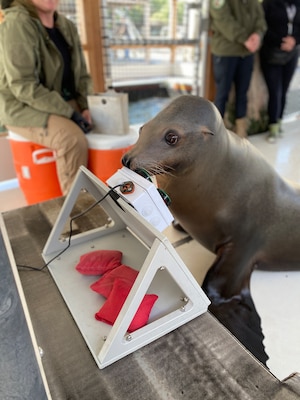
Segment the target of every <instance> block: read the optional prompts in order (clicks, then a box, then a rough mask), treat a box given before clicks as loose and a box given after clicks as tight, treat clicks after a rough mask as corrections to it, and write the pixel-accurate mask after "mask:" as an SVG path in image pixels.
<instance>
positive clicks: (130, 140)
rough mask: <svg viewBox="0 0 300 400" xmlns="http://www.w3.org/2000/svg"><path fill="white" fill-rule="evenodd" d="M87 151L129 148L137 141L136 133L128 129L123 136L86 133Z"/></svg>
mask: <svg viewBox="0 0 300 400" xmlns="http://www.w3.org/2000/svg"><path fill="white" fill-rule="evenodd" d="M86 138H87V141H88V146H89V149H94V150H112V149H121V148H123V147H127V146H131V145H132V144H134V143H135V142H136V141H137V139H138V131H137V130H136V129H134V128H132V127H130V130H129V133H127V134H125V135H106V134H104V133H93V132H91V133H88V134H87V135H86Z"/></svg>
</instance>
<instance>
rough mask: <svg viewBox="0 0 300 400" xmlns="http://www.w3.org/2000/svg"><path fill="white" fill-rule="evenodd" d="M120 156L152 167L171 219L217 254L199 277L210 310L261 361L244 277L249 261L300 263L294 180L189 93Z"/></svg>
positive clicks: (299, 203) (270, 265) (294, 266)
mask: <svg viewBox="0 0 300 400" xmlns="http://www.w3.org/2000/svg"><path fill="white" fill-rule="evenodd" d="M122 162H123V165H125V166H126V167H128V168H130V169H132V170H137V169H139V168H143V169H146V170H147V171H148V172H150V173H151V174H153V175H156V178H157V182H158V186H159V187H161V188H162V189H164V190H165V191H166V192H167V193H168V195H169V196H170V198H171V202H172V203H171V206H170V209H171V212H172V213H173V215H174V217H175V218H176V220H177V221H178V222H179V223H180V225H181V226H182V227H183V228H184V229H185V230H186V231H187V232H188V233H189V234H190V235H191V236H192V237H193V238H194V239H195V240H197V241H199V242H200V243H201V244H202V245H203V246H204V247H206V248H207V249H209V250H210V251H212V252H214V253H215V254H216V259H215V261H214V263H213V265H212V266H211V268H210V269H209V271H208V273H207V275H206V278H205V280H204V283H203V289H204V290H205V291H206V293H207V295H208V297H209V298H210V300H211V301H212V305H211V306H210V310H211V311H212V313H214V314H215V315H216V316H217V318H218V319H219V320H220V321H222V322H223V323H224V324H225V326H227V327H228V329H230V330H231V331H232V332H233V333H234V334H235V335H236V336H237V337H238V338H239V339H240V340H241V341H242V343H244V345H245V346H246V347H248V348H249V349H250V350H251V351H252V352H253V353H254V354H255V355H256V356H257V357H258V358H259V359H260V360H261V361H262V362H264V363H265V362H266V360H267V358H268V357H267V355H266V354H265V353H264V347H263V345H262V341H263V335H262V332H261V328H260V318H259V316H258V315H257V313H256V310H255V307H254V304H253V302H252V298H251V294H250V291H249V281H250V276H251V272H252V271H253V269H254V268H262V269H267V270H299V269H300V246H299V241H300V239H299V238H300V187H299V186H297V185H295V184H292V183H290V182H287V181H286V180H284V179H283V178H281V177H280V176H279V175H278V174H277V172H276V171H275V170H274V168H273V167H272V166H271V165H269V163H268V162H267V161H266V160H265V159H264V157H263V156H262V155H261V154H260V153H259V152H258V151H257V150H256V149H255V148H254V146H252V145H251V143H249V141H248V140H246V139H241V138H239V137H238V136H237V135H235V134H234V133H233V132H231V131H229V130H227V129H226V128H225V126H224V123H223V120H222V118H221V116H220V114H219V112H218V110H217V109H216V107H215V106H214V105H213V103H211V102H209V101H207V100H205V99H204V98H201V97H198V96H192V95H186V96H180V97H178V98H176V99H175V100H174V101H172V102H171V103H170V104H169V105H168V106H167V107H166V108H165V109H164V110H162V111H161V112H160V113H159V114H158V115H157V116H156V117H154V118H153V119H152V120H150V121H149V122H147V123H146V124H145V125H144V126H142V127H141V129H140V136H139V139H138V141H137V143H136V144H135V145H134V147H133V148H132V149H131V150H130V151H129V152H128V153H126V154H125V155H124V157H123V160H122ZM241 321H243V323H244V326H243V328H242V329H241V326H239V325H240V323H241ZM249 330H250V331H251V332H250V333H249ZM253 335H254V336H253Z"/></svg>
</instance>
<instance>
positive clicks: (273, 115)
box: [260, 54, 299, 124]
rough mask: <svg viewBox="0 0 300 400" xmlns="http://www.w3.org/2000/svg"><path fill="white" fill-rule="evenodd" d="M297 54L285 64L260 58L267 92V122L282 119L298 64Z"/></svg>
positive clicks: (273, 122)
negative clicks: (270, 62)
mask: <svg viewBox="0 0 300 400" xmlns="http://www.w3.org/2000/svg"><path fill="white" fill-rule="evenodd" d="M298 58H299V56H298V54H296V55H295V57H293V58H292V59H291V61H289V62H288V63H287V64H286V65H274V64H269V63H268V62H266V61H265V60H264V59H263V58H261V59H260V64H261V70H262V73H263V75H264V78H265V81H266V85H267V88H268V92H269V101H268V115H269V123H270V124H275V123H277V122H278V120H279V119H282V116H283V112H284V108H285V103H286V94H287V91H288V88H289V85H290V83H291V80H292V77H293V75H294V72H295V70H296V67H297V64H298Z"/></svg>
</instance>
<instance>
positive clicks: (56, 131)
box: [0, 0, 92, 194]
mask: <svg viewBox="0 0 300 400" xmlns="http://www.w3.org/2000/svg"><path fill="white" fill-rule="evenodd" d="M58 2H59V0H52V1H49V0H13V1H11V0H10V1H9V0H2V1H1V8H2V22H1V24H0V54H1V57H0V124H2V125H5V126H6V128H7V129H8V130H9V131H12V132H14V133H16V134H19V135H21V136H23V137H24V138H26V139H28V140H30V141H32V142H34V143H38V144H40V145H42V146H45V147H48V148H51V149H53V150H55V153H56V165H57V175H58V179H59V182H60V186H61V190H62V193H63V194H67V193H68V191H69V188H70V186H71V184H72V181H73V179H74V177H75V175H76V173H77V170H78V168H79V166H80V165H85V166H86V165H87V155H88V145H87V140H86V137H85V133H87V132H89V131H90V130H91V115H90V112H89V110H88V103H87V95H88V94H91V93H92V81H91V77H90V75H89V74H88V72H87V68H86V64H85V61H84V57H83V52H82V49H81V44H80V40H79V35H78V32H77V29H76V26H75V25H74V24H73V22H71V21H70V20H68V19H67V18H65V17H64V16H63V15H61V14H59V13H58V12H57V10H56V9H57V5H58Z"/></svg>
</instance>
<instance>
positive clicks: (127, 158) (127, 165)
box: [121, 154, 130, 168]
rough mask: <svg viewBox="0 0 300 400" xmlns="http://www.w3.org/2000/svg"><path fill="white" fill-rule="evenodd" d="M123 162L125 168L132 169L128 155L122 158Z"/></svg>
mask: <svg viewBox="0 0 300 400" xmlns="http://www.w3.org/2000/svg"><path fill="white" fill-rule="evenodd" d="M121 161H122V164H123V165H124V167H127V168H130V159H129V157H127V156H126V154H125V155H124V156H123V157H122V160H121Z"/></svg>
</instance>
